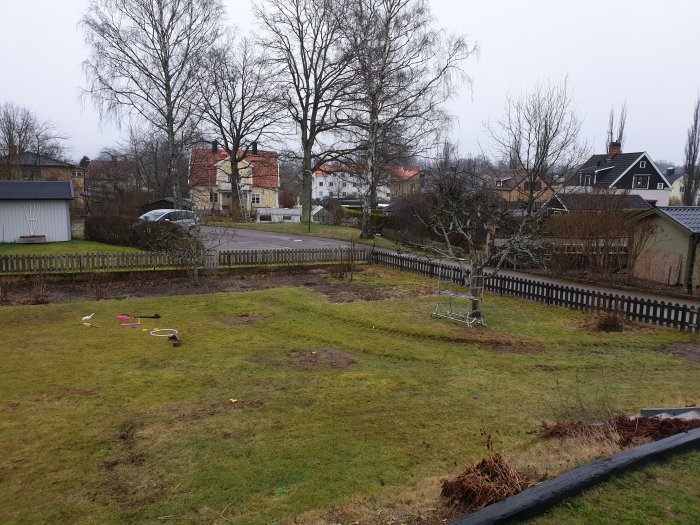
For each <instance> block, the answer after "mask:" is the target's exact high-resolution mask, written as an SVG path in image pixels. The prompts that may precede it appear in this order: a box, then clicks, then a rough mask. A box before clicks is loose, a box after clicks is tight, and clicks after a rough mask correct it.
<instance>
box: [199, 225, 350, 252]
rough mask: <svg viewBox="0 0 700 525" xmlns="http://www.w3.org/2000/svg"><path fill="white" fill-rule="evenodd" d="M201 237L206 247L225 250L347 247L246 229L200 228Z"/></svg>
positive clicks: (338, 241)
mask: <svg viewBox="0 0 700 525" xmlns="http://www.w3.org/2000/svg"><path fill="white" fill-rule="evenodd" d="M202 237H203V238H204V242H205V243H206V245H207V246H209V247H212V248H216V249H218V250H219V251H227V250H279V249H283V248H337V247H338V246H349V243H347V242H345V241H340V240H338V239H324V238H322V237H311V236H309V235H290V234H287V233H274V232H266V231H260V230H249V229H247V228H235V229H233V228H224V227H219V226H202Z"/></svg>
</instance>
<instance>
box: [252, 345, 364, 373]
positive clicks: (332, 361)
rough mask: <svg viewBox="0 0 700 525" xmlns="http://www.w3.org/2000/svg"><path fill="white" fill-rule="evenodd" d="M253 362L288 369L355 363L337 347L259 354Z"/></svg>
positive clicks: (332, 367)
mask: <svg viewBox="0 0 700 525" xmlns="http://www.w3.org/2000/svg"><path fill="white" fill-rule="evenodd" d="M252 360H253V362H255V363H258V364H261V365H266V366H273V367H276V368H283V369H287V370H313V369H324V368H325V369H329V368H331V369H342V368H347V367H349V366H350V365H352V364H354V363H355V360H354V359H353V358H352V357H351V356H350V355H349V354H346V353H345V352H343V351H341V350H337V349H335V348H315V349H313V348H312V349H309V350H282V351H280V352H279V354H276V355H274V354H273V355H258V356H255V357H253V358H252Z"/></svg>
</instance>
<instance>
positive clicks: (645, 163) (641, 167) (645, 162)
mask: <svg viewBox="0 0 700 525" xmlns="http://www.w3.org/2000/svg"><path fill="white" fill-rule="evenodd" d="M639 167H640V169H644V168H646V167H647V161H646V160H643V161H641V162H640V163H639Z"/></svg>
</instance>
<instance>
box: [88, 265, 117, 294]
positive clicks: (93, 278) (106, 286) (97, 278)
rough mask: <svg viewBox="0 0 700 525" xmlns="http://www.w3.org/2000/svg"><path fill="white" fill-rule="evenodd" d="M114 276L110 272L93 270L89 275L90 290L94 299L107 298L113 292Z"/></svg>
mask: <svg viewBox="0 0 700 525" xmlns="http://www.w3.org/2000/svg"><path fill="white" fill-rule="evenodd" d="M111 282H112V276H111V274H108V273H97V272H93V273H91V274H89V276H88V290H89V291H90V295H91V297H92V298H93V299H97V300H99V299H105V298H106V297H109V296H110V293H111Z"/></svg>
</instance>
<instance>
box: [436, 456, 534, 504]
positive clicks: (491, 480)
mask: <svg viewBox="0 0 700 525" xmlns="http://www.w3.org/2000/svg"><path fill="white" fill-rule="evenodd" d="M537 483H538V482H537V481H536V480H534V479H532V478H529V477H527V476H525V475H523V474H520V473H518V471H517V470H516V469H515V468H514V467H513V466H512V465H511V464H510V463H509V462H508V460H507V459H506V458H505V457H503V456H502V455H501V454H499V453H498V452H496V453H492V454H490V455H489V456H488V457H486V458H485V459H482V460H481V461H480V462H479V463H477V464H475V465H472V466H469V467H467V469H466V470H465V471H464V472H462V473H461V474H459V475H458V476H456V477H455V478H452V479H446V480H445V481H443V482H442V491H441V494H442V497H443V498H444V500H445V501H446V503H447V504H448V505H449V506H452V507H455V508H459V509H460V510H462V511H466V512H473V511H475V510H478V509H480V508H483V507H485V506H486V505H490V504H491V503H494V502H496V501H500V500H502V499H504V498H507V497H509V496H512V495H513V494H517V493H519V492H522V491H523V490H525V489H527V488H530V487H532V486H534V485H536V484H537Z"/></svg>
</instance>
